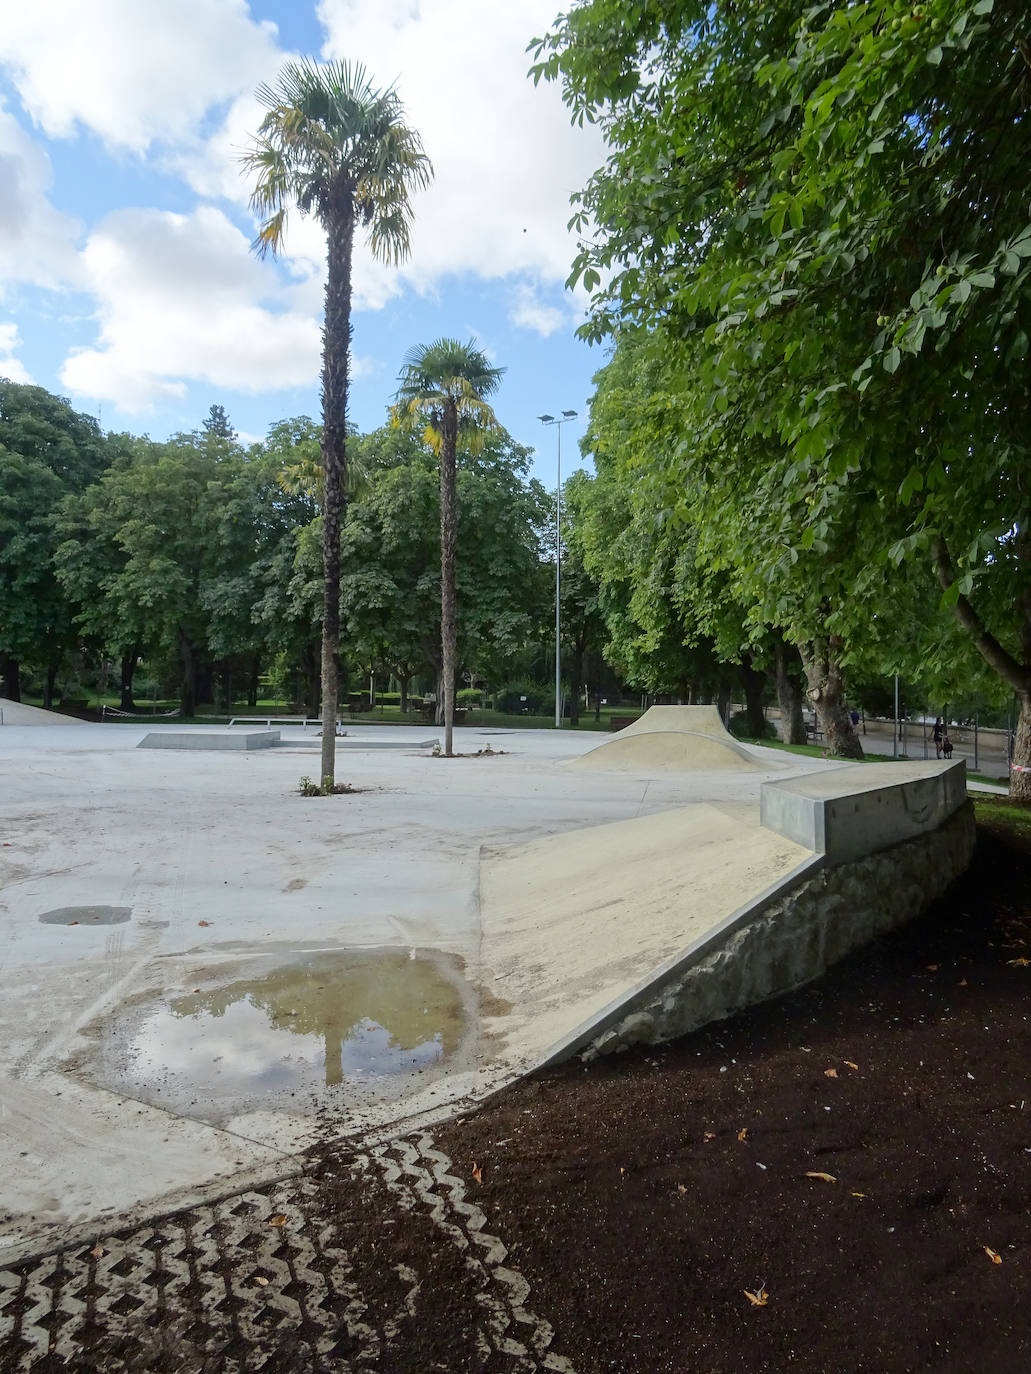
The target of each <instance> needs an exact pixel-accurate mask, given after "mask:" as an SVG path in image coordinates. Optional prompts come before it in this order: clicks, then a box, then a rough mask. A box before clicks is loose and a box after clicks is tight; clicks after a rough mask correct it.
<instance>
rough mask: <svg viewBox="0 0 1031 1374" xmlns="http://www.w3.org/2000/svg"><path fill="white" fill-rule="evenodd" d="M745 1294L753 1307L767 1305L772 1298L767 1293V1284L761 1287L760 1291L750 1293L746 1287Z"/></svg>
mask: <svg viewBox="0 0 1031 1374" xmlns="http://www.w3.org/2000/svg"><path fill="white" fill-rule="evenodd" d="M744 1294H745V1297H746V1298H747V1299H748V1301H749V1302H750V1303H751V1304H752V1306H753V1307H765V1306H766V1304H767V1303H768V1302H769V1300H770V1295H769V1293H767V1291H766V1288H765V1286H763V1287H762V1288H760V1289H759V1291H758V1293H749V1291H748V1289H747V1288H746V1289H745V1290H744Z"/></svg>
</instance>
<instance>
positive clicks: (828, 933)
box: [480, 761, 974, 1068]
mask: <svg viewBox="0 0 1031 1374" xmlns="http://www.w3.org/2000/svg"><path fill="white" fill-rule="evenodd" d="M973 843H974V823H973V815H972V811H971V808H970V806H969V804H968V803H967V801H966V786H965V770H964V766H963V763H962V762H961V761H957V762H956V763H907V764H858V765H851V766H846V767H843V768H840V769H834V770H828V771H824V772H820V773H817V774H810V775H806V776H803V777H799V778H793V779H790V780H786V781H784V782H767V783H765V784H764V785H763V789H762V802H761V810H760V808H759V807H756V806H754V805H750V804H748V803H733V804H720V805H713V804H699V805H696V806H689V807H684V808H680V809H678V810H675V811H667V812H661V813H659V814H657V815H651V816H645V817H642V818H640V819H639V820H632V821H621V822H618V823H616V824H613V825H603V826H596V827H592V828H590V829H586V830H580V831H574V832H571V833H567V834H563V835H553V836H550V837H549V838H547V839H544V840H537V841H534V842H532V843H530V844H523V845H517V846H514V847H513V848H511V849H505V850H501V851H495V852H494V853H487V852H485V853H484V856H483V859H482V863H481V870H480V899H481V919H482V928H483V944H482V962H483V966H484V973H485V984H486V986H487V988H488V989H489V990H490V991H491V992H492V993H493V995H494V997H495V998H496V999H497V1004H498V1009H499V1011H501V1013H502V1014H501V1015H498V1016H493V1015H492V1016H490V1017H489V1019H488V1021H487V1023H486V1029H487V1032H488V1041H489V1037H490V1035H491V1034H493V1035H494V1036H496V1037H497V1039H498V1041H499V1043H497V1045H496V1051H497V1053H498V1054H499V1056H502V1057H505V1058H507V1059H508V1060H509V1062H511V1063H512V1064H513V1066H517V1067H522V1068H529V1067H536V1066H539V1065H542V1064H548V1063H556V1062H559V1061H561V1060H562V1059H566V1058H569V1057H570V1056H571V1055H573V1054H576V1053H584V1054H586V1055H587V1056H588V1057H590V1056H591V1055H593V1054H595V1053H599V1052H606V1051H612V1050H618V1049H620V1048H623V1047H624V1046H626V1045H630V1044H634V1043H641V1042H643V1043H653V1042H656V1041H661V1040H668V1039H672V1038H673V1037H675V1036H677V1035H682V1034H684V1033H686V1032H687V1031H689V1030H694V1029H696V1028H697V1027H698V1026H702V1025H705V1024H706V1023H707V1022H709V1021H714V1020H719V1019H721V1018H722V1017H725V1016H729V1015H730V1014H731V1013H732V1012H734V1011H737V1010H739V1009H740V1008H742V1007H745V1006H749V1005H751V1004H752V1003H755V1002H759V1001H763V1000H764V999H766V998H768V997H773V996H776V995H778V994H779V993H782V992H786V991H788V990H790V989H792V988H796V987H800V986H801V985H802V984H804V983H806V982H808V981H810V980H811V979H813V978H816V977H818V976H819V975H820V974H821V973H823V972H824V971H825V970H826V969H827V968H829V967H830V966H831V965H832V964H833V963H835V962H836V961H837V960H838V959H840V958H842V957H843V956H844V955H845V954H847V953H849V952H850V951H851V950H853V949H856V948H857V947H858V946H860V945H862V944H864V943H866V942H867V941H868V940H870V939H872V938H873V937H874V936H876V935H879V934H881V933H882V932H884V931H886V930H890V929H892V928H893V927H895V926H897V925H900V924H901V923H902V922H904V921H906V920H909V919H911V918H912V917H914V916H916V915H918V914H919V913H920V912H921V911H923V910H924V909H925V908H926V907H927V906H928V905H929V903H930V902H931V901H933V900H934V899H935V898H936V897H937V896H939V895H940V894H941V893H942V892H944V890H945V889H946V888H947V887H948V885H949V883H950V882H952V880H953V879H954V878H956V877H958V875H959V874H960V873H962V872H963V871H964V870H965V869H966V867H967V865H968V864H969V861H970V857H971V855H972V853H973ZM491 975H493V981H491ZM506 1008H507V1009H506ZM488 1048H489V1044H488Z"/></svg>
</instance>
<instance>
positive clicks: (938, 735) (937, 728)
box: [931, 716, 945, 759]
mask: <svg viewBox="0 0 1031 1374" xmlns="http://www.w3.org/2000/svg"><path fill="white" fill-rule="evenodd" d="M944 736H945V730H944V727H943V726H942V718H941V716H936V717H935V721H934V729H933V730H932V731H931V738H932V739H933V740H934V755H935V758H939V759H940V758H941V756H942V740H943V738H944Z"/></svg>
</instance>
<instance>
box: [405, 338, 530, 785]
mask: <svg viewBox="0 0 1031 1374" xmlns="http://www.w3.org/2000/svg"><path fill="white" fill-rule="evenodd" d="M504 371H505V369H504V368H501V367H491V365H490V363H489V361H488V359H487V355H486V354H485V353H484V352H483V351H482V350H481V349H479V348H477V347H476V343H475V340H470V341H469V343H467V344H463V343H460V342H459V341H458V340H457V339H437V340H436V341H435V342H434V343H431V344H424V345H421V346H419V347H417V348H413V349H411V350H410V351H409V353H408V354H406V356H405V360H404V365H403V367H402V369H401V373H400V376H399V378H398V382H399V385H398V389H397V394H396V396H395V402H394V410H393V415H394V419H395V422H396V423H397V424H398V425H402V424H410V425H413V426H414V425H419V426H421V428H422V434H423V438H424V440H425V441H426V443H427V444H429V446H430V447H431V448H432V450H433V452H434V453H435V454H436V455H437V457H438V459H439V461H440V644H441V649H440V654H441V683H442V689H443V706H444V720H443V724H444V753H445V755H446V757H448V758H450V757H451V755H452V735H453V731H454V721H455V674H456V672H457V668H458V664H457V659H456V647H457V628H456V619H455V615H456V613H455V558H456V549H457V541H458V497H457V480H456V465H455V455H456V452H457V448H458V433H459V429H462V430H463V431H464V437H465V440H466V444H467V445H469V446H471V447H473V448H475V447H476V446H477V445H480V444H482V439H483V437H484V436H486V434H488V433H492V432H493V433H496V432H497V431H498V429H499V425H498V421H497V417H496V416H495V414H494V411H493V410H492V409H491V407H490V406H489V405H488V404H487V401H486V397H488V396H490V395H492V394H493V392H495V391H496V390H497V388H498V386H499V385H500V384H501V377H502V374H503V373H504Z"/></svg>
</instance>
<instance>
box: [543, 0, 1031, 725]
mask: <svg viewBox="0 0 1031 1374" xmlns="http://www.w3.org/2000/svg"><path fill="white" fill-rule="evenodd" d="M1025 21H1026V7H1025V6H1024V5H1023V3H1021V0H928V2H927V3H923V4H921V5H920V6H918V7H913V6H912V4H911V3H909V0H905V3H903V0H876V2H874V0H862V3H846V0H828V3H822V4H815V5H798V4H797V3H794V0H771V3H763V4H759V3H741V4H735V5H716V6H713V5H710V4H707V3H704V0H656V3H654V4H650V5H648V6H645V7H637V9H636V10H634V11H633V12H632V13H631V14H628V13H627V10H626V7H625V6H623V5H620V4H618V3H616V0H590V3H585V4H581V5H578V6H576V7H575V8H574V9H572V10H571V11H570V12H569V13H567V14H565V15H562V16H560V17H559V19H558V21H557V23H556V28H555V31H554V32H553V33H552V34H550V35H548V36H546V37H545V38H544V39H541V40H538V41H537V42H536V44H535V45H534V47H535V56H536V58H537V63H536V65H535V68H534V76H535V78H536V79H540V78H542V77H543V78H546V79H560V80H561V81H562V82H563V87H564V94H565V98H566V100H567V101H568V103H569V104H570V106H571V108H572V110H573V113H574V116H575V117H577V118H579V119H585V118H586V119H592V120H597V121H598V122H600V123H601V125H602V127H603V129H604V131H605V134H606V137H607V139H608V141H609V145H610V150H611V151H610V157H609V159H608V160H607V162H606V164H605V166H604V167H603V168H601V169H600V170H599V171H598V172H597V173H596V174H595V175H594V177H593V178H592V179H591V181H590V182H589V183H588V185H587V187H586V188H585V189H584V191H583V193H582V195H581V196H580V198H579V204H578V207H577V214H576V216H575V217H574V225H575V226H576V227H577V228H579V229H580V230H582V231H583V232H582V233H581V248H580V251H579V254H578V256H577V259H576V261H575V262H574V265H573V272H572V277H571V281H574V282H575V281H580V282H581V283H582V284H584V285H586V286H587V288H588V289H589V290H591V291H592V293H593V296H592V310H591V315H590V319H589V321H588V323H587V325H585V327H584V333H585V334H586V335H587V336H588V337H592V338H602V337H605V336H606V335H610V334H613V333H616V334H618V335H619V337H620V348H621V349H622V348H623V347H624V346H625V344H626V341H627V339H628V336H631V337H630V346H631V347H633V348H636V349H638V350H640V351H643V353H644V358H645V361H644V363H643V364H642V365H643V366H646V367H648V368H650V369H651V371H652V373H653V378H652V380H653V381H654V382H656V385H654V386H653V387H652V389H651V390H650V391H649V396H650V398H651V404H650V409H649V413H648V417H647V418H648V420H649V421H650V428H651V433H652V439H653V442H652V445H651V451H650V454H649V455H648V457H647V458H645V459H642V460H641V462H640V467H639V469H638V471H637V473H636V477H637V479H638V480H639V481H641V482H642V483H647V482H648V481H651V482H652V485H653V499H652V502H651V505H652V510H653V513H654V518H657V519H662V520H664V521H666V522H670V521H679V522H680V524H681V526H682V527H684V528H687V527H690V528H692V529H693V530H694V531H695V532H696V534H697V537H698V540H699V545H698V558H700V560H701V563H702V565H703V566H704V567H706V568H709V569H714V570H716V571H719V572H721V573H724V572H725V573H726V574H728V575H729V577H730V579H731V581H732V583H733V585H734V595H735V596H738V595H739V593H740V595H741V596H742V597H743V600H744V602H745V604H746V605H748V606H752V605H754V606H755V607H756V609H755V610H749V615H750V617H751V618H752V619H753V621H754V622H755V623H756V624H757V625H761V624H763V623H768V624H774V625H780V626H783V627H785V629H787V630H788V631H789V634H790V637H791V638H793V639H794V640H795V642H797V643H799V644H802V643H806V642H813V643H814V644H815V643H816V642H817V641H819V642H820V643H822V644H823V646H824V648H822V649H820V651H819V653H820V654H823V655H825V653H826V651H830V652H832V655H833V654H838V655H844V656H845V657H846V658H847V657H849V656H850V655H851V656H852V657H858V656H860V655H862V656H864V657H866V659H867V660H868V661H870V660H872V659H873V658H877V657H879V658H880V661H881V663H882V664H883V665H884V666H887V664H888V663H889V662H890V661H891V660H892V659H895V660H896V661H897V660H898V659H899V658H904V657H905V654H904V650H903V648H902V647H901V645H902V643H903V642H904V639H905V635H904V633H899V632H900V631H904V630H905V629H907V628H909V624H908V623H907V622H909V623H913V622H916V620H917V616H916V615H914V614H913V612H912V611H911V610H909V609H907V607H906V605H905V601H906V599H907V598H908V597H910V595H911V593H910V588H911V586H912V583H913V581H914V579H915V581H916V589H915V592H916V594H915V596H913V597H912V600H913V601H914V602H915V603H916V604H918V605H919V606H920V607H921V608H923V606H924V604H925V602H926V601H927V600H932V601H933V600H936V599H937V598H938V597H940V598H941V600H940V605H939V606H938V607H937V608H934V607H933V606H932V609H931V611H930V616H929V618H930V621H931V622H933V623H936V624H937V625H938V626H939V627H944V625H945V623H946V618H947V616H952V617H953V618H954V619H955V621H956V623H957V624H958V625H959V627H960V628H961V629H962V632H963V634H964V635H965V636H966V642H965V648H964V649H963V650H961V653H960V658H961V659H962V660H963V661H965V663H966V664H967V665H969V664H970V663H971V661H972V654H973V649H974V646H975V645H976V648H977V650H978V651H979V652H980V654H981V655H982V656H983V657H984V659H985V661H986V662H987V664H988V665H989V667H990V669H991V671H992V672H994V673H996V674H998V675H999V676H1000V677H1002V678H1003V679H1004V680H1005V682H1006V683H1007V684H1008V685H1009V687H1010V688H1011V689H1013V690H1016V691H1017V692H1018V693H1019V694H1020V695H1021V697H1022V699H1023V700H1024V702H1025V709H1026V711H1027V712H1028V713H1029V715H1028V730H1027V737H1028V747H1029V748H1031V572H1029V569H1031V547H1029V525H1031V510H1029V501H1031V495H1029V493H1031V488H1029V486H1028V483H1027V480H1026V473H1027V471H1028V470H1029V469H1031V427H1029V426H1028V423H1027V415H1028V413H1029V404H1028V403H1029V399H1031V374H1029V372H1028V369H1027V367H1026V366H1025V365H1024V362H1023V360H1024V359H1025V358H1026V356H1027V354H1028V347H1029V346H1028V338H1029V337H1031V211H1029V207H1028V204H1027V198H1026V196H1025V195H1024V194H1023V191H1022V188H1023V186H1024V184H1025V182H1026V167H1027V165H1028V163H1029V161H1031V118H1029V84H1028V80H1027V36H1026V33H1025V30H1024V24H1025ZM635 329H640V330H644V331H646V333H647V336H648V337H647V340H646V341H645V342H644V343H639V342H638V341H637V340H635V339H633V337H632V334H633V331H634V330H635ZM618 356H619V355H618V353H617V359H618ZM636 423H637V421H636V416H635V415H633V414H632V413H630V414H629V415H628V418H627V419H626V421H625V422H624V427H627V426H628V427H629V428H630V429H632V428H633V427H634V426H635V424H636ZM696 561H697V559H696ZM903 565H905V574H904V575H905V578H906V581H905V582H903V581H902V580H901V578H900V575H899V571H898V570H899V569H900V568H901V567H902V566H903ZM914 569H916V570H917V571H916V572H914ZM935 584H938V591H937V593H936V594H934V595H933V596H927V595H925V591H926V592H927V593H929V592H930V590H931V588H932V587H933V586H934V585H935ZM942 592H944V594H943V595H942ZM886 620H895V622H896V624H895V626H894V627H893V628H892V633H890V634H886V633H885V627H884V622H885V621H886ZM947 637H948V634H947V632H946V631H945V630H944V628H939V639H942V640H944V639H946V638H947ZM918 638H923V639H924V640H925V641H926V639H927V636H926V635H920V634H919V633H918V634H915V635H912V636H911V639H914V640H915V639H918ZM931 655H932V657H933V658H934V659H935V660H936V661H935V664H934V667H935V671H939V670H940V671H942V672H944V671H945V670H946V668H947V664H946V662H945V657H946V655H945V653H944V652H943V651H936V650H935V649H934V648H932V650H931ZM914 657H915V655H914ZM966 671H970V669H969V667H968V668H967V669H966Z"/></svg>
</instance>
